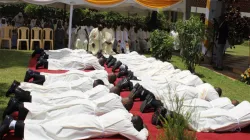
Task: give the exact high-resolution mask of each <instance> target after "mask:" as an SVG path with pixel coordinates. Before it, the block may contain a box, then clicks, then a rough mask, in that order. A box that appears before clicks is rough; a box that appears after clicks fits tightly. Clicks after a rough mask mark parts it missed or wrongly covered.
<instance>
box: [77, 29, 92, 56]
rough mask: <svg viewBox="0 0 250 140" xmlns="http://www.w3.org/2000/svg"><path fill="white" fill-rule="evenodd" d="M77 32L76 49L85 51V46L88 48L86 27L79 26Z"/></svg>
mask: <svg viewBox="0 0 250 140" xmlns="http://www.w3.org/2000/svg"><path fill="white" fill-rule="evenodd" d="M79 28H80V29H78V32H77V39H76V45H75V48H76V49H84V50H86V51H87V49H88V48H87V46H88V37H89V36H88V35H89V33H88V31H87V26H81V27H79Z"/></svg>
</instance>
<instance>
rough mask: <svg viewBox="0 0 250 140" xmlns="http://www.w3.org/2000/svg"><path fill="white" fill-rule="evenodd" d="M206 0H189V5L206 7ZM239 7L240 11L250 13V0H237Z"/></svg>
mask: <svg viewBox="0 0 250 140" xmlns="http://www.w3.org/2000/svg"><path fill="white" fill-rule="evenodd" d="M206 3H207V0H191V5H192V6H193V7H203V8H205V7H206ZM236 5H239V7H240V8H241V12H245V13H250V0H238V3H237V4H236Z"/></svg>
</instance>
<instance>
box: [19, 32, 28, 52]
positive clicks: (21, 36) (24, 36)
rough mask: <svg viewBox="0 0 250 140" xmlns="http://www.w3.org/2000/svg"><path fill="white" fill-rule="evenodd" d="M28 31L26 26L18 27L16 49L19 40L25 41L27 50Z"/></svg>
mask: <svg viewBox="0 0 250 140" xmlns="http://www.w3.org/2000/svg"><path fill="white" fill-rule="evenodd" d="M29 31H30V29H29V28H28V27H20V28H18V38H17V50H19V47H20V42H22V41H25V42H26V47H27V50H29Z"/></svg>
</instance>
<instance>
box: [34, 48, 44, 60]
mask: <svg viewBox="0 0 250 140" xmlns="http://www.w3.org/2000/svg"><path fill="white" fill-rule="evenodd" d="M42 53H45V52H44V50H43V49H40V48H39V49H35V50H34V52H33V53H32V55H31V57H32V58H33V57H35V56H36V54H42Z"/></svg>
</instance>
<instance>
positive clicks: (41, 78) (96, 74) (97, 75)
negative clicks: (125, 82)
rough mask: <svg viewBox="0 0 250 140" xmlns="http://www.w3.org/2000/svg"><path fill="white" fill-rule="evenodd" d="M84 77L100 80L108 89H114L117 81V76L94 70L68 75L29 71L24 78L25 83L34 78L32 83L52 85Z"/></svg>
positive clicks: (76, 71)
mask: <svg viewBox="0 0 250 140" xmlns="http://www.w3.org/2000/svg"><path fill="white" fill-rule="evenodd" d="M83 77H90V78H92V79H94V80H97V79H100V80H102V81H103V82H104V84H105V85H106V86H108V87H110V88H111V87H113V86H114V85H113V84H114V82H115V80H116V75H115V74H112V73H111V74H108V73H107V71H105V70H93V71H90V72H84V71H81V70H70V71H68V72H66V73H61V74H51V73H43V72H41V73H40V72H35V71H32V70H27V71H26V75H25V78H24V82H28V81H29V80H31V79H32V78H33V81H32V82H31V83H35V84H40V85H50V84H53V83H55V82H57V81H66V82H70V81H73V80H78V79H81V78H83Z"/></svg>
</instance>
